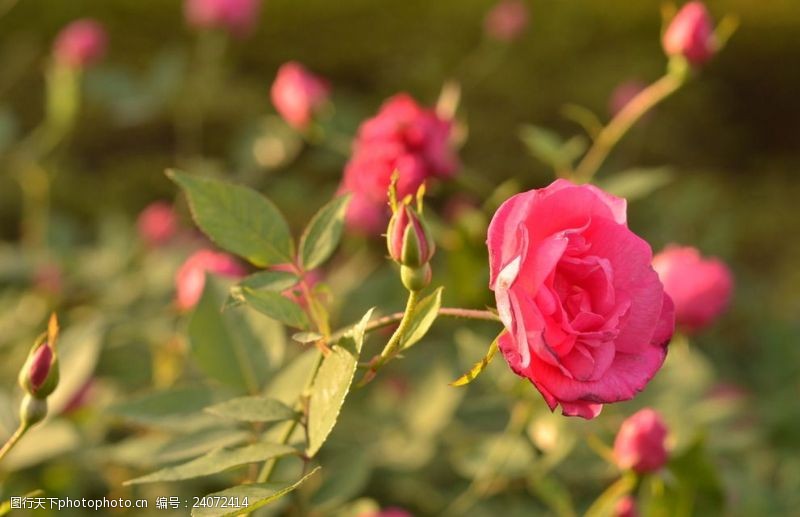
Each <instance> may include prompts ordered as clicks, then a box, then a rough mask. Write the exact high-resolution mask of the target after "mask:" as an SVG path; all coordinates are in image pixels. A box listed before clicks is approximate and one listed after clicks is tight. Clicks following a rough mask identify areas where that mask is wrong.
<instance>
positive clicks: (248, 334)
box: [188, 276, 268, 393]
mask: <svg viewBox="0 0 800 517" xmlns="http://www.w3.org/2000/svg"><path fill="white" fill-rule="evenodd" d="M224 300H225V289H224V288H223V287H222V286H221V285H220V283H219V281H218V280H217V279H215V278H214V277H211V276H206V283H205V287H204V289H203V295H202V296H201V298H200V301H199V302H198V303H197V305H196V306H195V308H194V312H193V313H192V316H191V318H190V320H189V328H188V334H189V344H190V346H191V353H192V356H193V357H194V359H195V361H196V362H197V364H198V366H200V368H201V369H202V370H203V372H204V373H205V374H206V375H208V376H209V377H212V378H215V379H217V380H219V381H220V382H223V383H225V384H227V385H228V386H231V387H232V388H235V389H236V390H238V392H240V393H248V392H249V393H257V392H258V391H259V389H260V387H261V383H262V382H263V379H265V378H266V375H267V372H268V369H267V356H266V353H265V350H264V347H263V346H262V344H261V343H260V342H259V340H258V336H256V335H255V333H254V332H252V329H250V326H249V324H248V322H247V319H246V317H245V315H244V314H243V313H242V312H240V311H236V310H226V311H224V312H222V310H221V308H222V305H223V303H224Z"/></svg>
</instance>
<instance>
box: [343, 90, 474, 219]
mask: <svg viewBox="0 0 800 517" xmlns="http://www.w3.org/2000/svg"><path fill="white" fill-rule="evenodd" d="M451 129H452V123H451V121H449V120H444V119H441V118H439V117H438V116H437V115H436V113H434V112H433V110H430V109H426V108H423V107H421V106H420V105H419V104H417V103H416V101H414V99H413V98H411V96H409V95H407V94H399V95H395V96H394V97H392V98H390V99H389V100H387V101H386V102H385V103H384V104H383V106H381V109H380V111H379V112H378V114H377V115H376V116H375V117H373V118H371V119H368V120H366V121H364V122H363V123H362V124H361V127H360V128H359V130H358V135H357V136H356V141H355V143H354V145H353V155H352V156H351V158H350V160H349V161H348V163H347V165H346V166H345V171H344V178H343V180H342V185H341V187H340V191H342V192H352V193H353V199H352V200H351V202H350V206H349V207H348V213H347V222H348V224H349V226H350V227H351V228H355V229H357V230H360V231H362V232H364V233H367V234H376V233H378V232H380V231H381V230H382V229H383V227H384V225H385V224H386V222H387V220H388V217H389V211H388V198H387V190H388V188H389V183H390V182H391V177H392V172H393V171H394V170H398V171H399V172H400V177H399V180H398V183H397V193H398V196H399V197H401V198H402V197H404V196H406V195H408V194H414V193H415V192H416V191H417V189H418V188H419V186H420V185H422V183H424V182H425V181H426V180H428V179H429V178H447V177H450V176H452V175H453V174H454V173H455V171H456V169H457V167H458V160H457V158H456V155H455V152H454V151H453V149H452V147H451V145H450V132H451Z"/></svg>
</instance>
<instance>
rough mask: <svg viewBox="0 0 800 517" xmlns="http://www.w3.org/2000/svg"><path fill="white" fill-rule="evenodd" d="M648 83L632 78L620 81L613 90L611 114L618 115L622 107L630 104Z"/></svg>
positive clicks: (610, 103) (609, 107)
mask: <svg viewBox="0 0 800 517" xmlns="http://www.w3.org/2000/svg"><path fill="white" fill-rule="evenodd" d="M646 86H647V85H646V84H644V83H643V82H641V81H636V80H631V81H625V82H624V83H620V84H619V85H618V86H617V87H616V88H614V91H613V92H611V98H610V99H609V102H608V111H609V112H611V115H616V114H617V113H619V112H620V111H622V108H624V107H625V106H627V105H628V103H629V102H630V101H631V100H633V98H634V97H636V96H637V95H639V93H640V92H641V91H642V90H644V89H645V87H646Z"/></svg>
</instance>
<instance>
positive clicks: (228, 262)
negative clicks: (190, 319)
mask: <svg viewBox="0 0 800 517" xmlns="http://www.w3.org/2000/svg"><path fill="white" fill-rule="evenodd" d="M206 273H213V274H215V275H220V276H225V277H229V278H240V277H242V276H244V275H245V274H246V270H245V268H244V266H242V264H240V263H239V262H238V261H237V260H236V259H235V258H234V257H233V256H231V255H228V254H227V253H223V252H219V251H214V250H210V249H202V250H198V251H196V252H194V253H193V254H192V255H191V256H190V257H189V258H188V259H186V261H185V262H184V263H183V265H182V266H181V267H180V269H179V270H178V274H177V275H176V277H175V288H176V290H177V304H178V308H179V309H181V310H184V311H185V310H189V309H191V308H192V307H194V306H195V305H196V304H197V302H198V301H199V300H200V296H202V294H203V288H204V287H205V283H206Z"/></svg>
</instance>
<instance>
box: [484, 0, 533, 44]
mask: <svg viewBox="0 0 800 517" xmlns="http://www.w3.org/2000/svg"><path fill="white" fill-rule="evenodd" d="M527 27H528V7H527V6H526V5H525V2H524V1H523V0H501V1H500V2H498V3H497V4H496V5H495V6H494V7H492V9H491V10H490V11H489V12H488V13H486V18H484V20H483V30H484V32H486V34H487V35H489V36H490V37H492V38H494V39H496V40H500V41H512V40H515V39H517V38H518V37H519V36H520V35H521V34H522V33H523V32H524V31H525V29H526V28H527Z"/></svg>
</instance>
